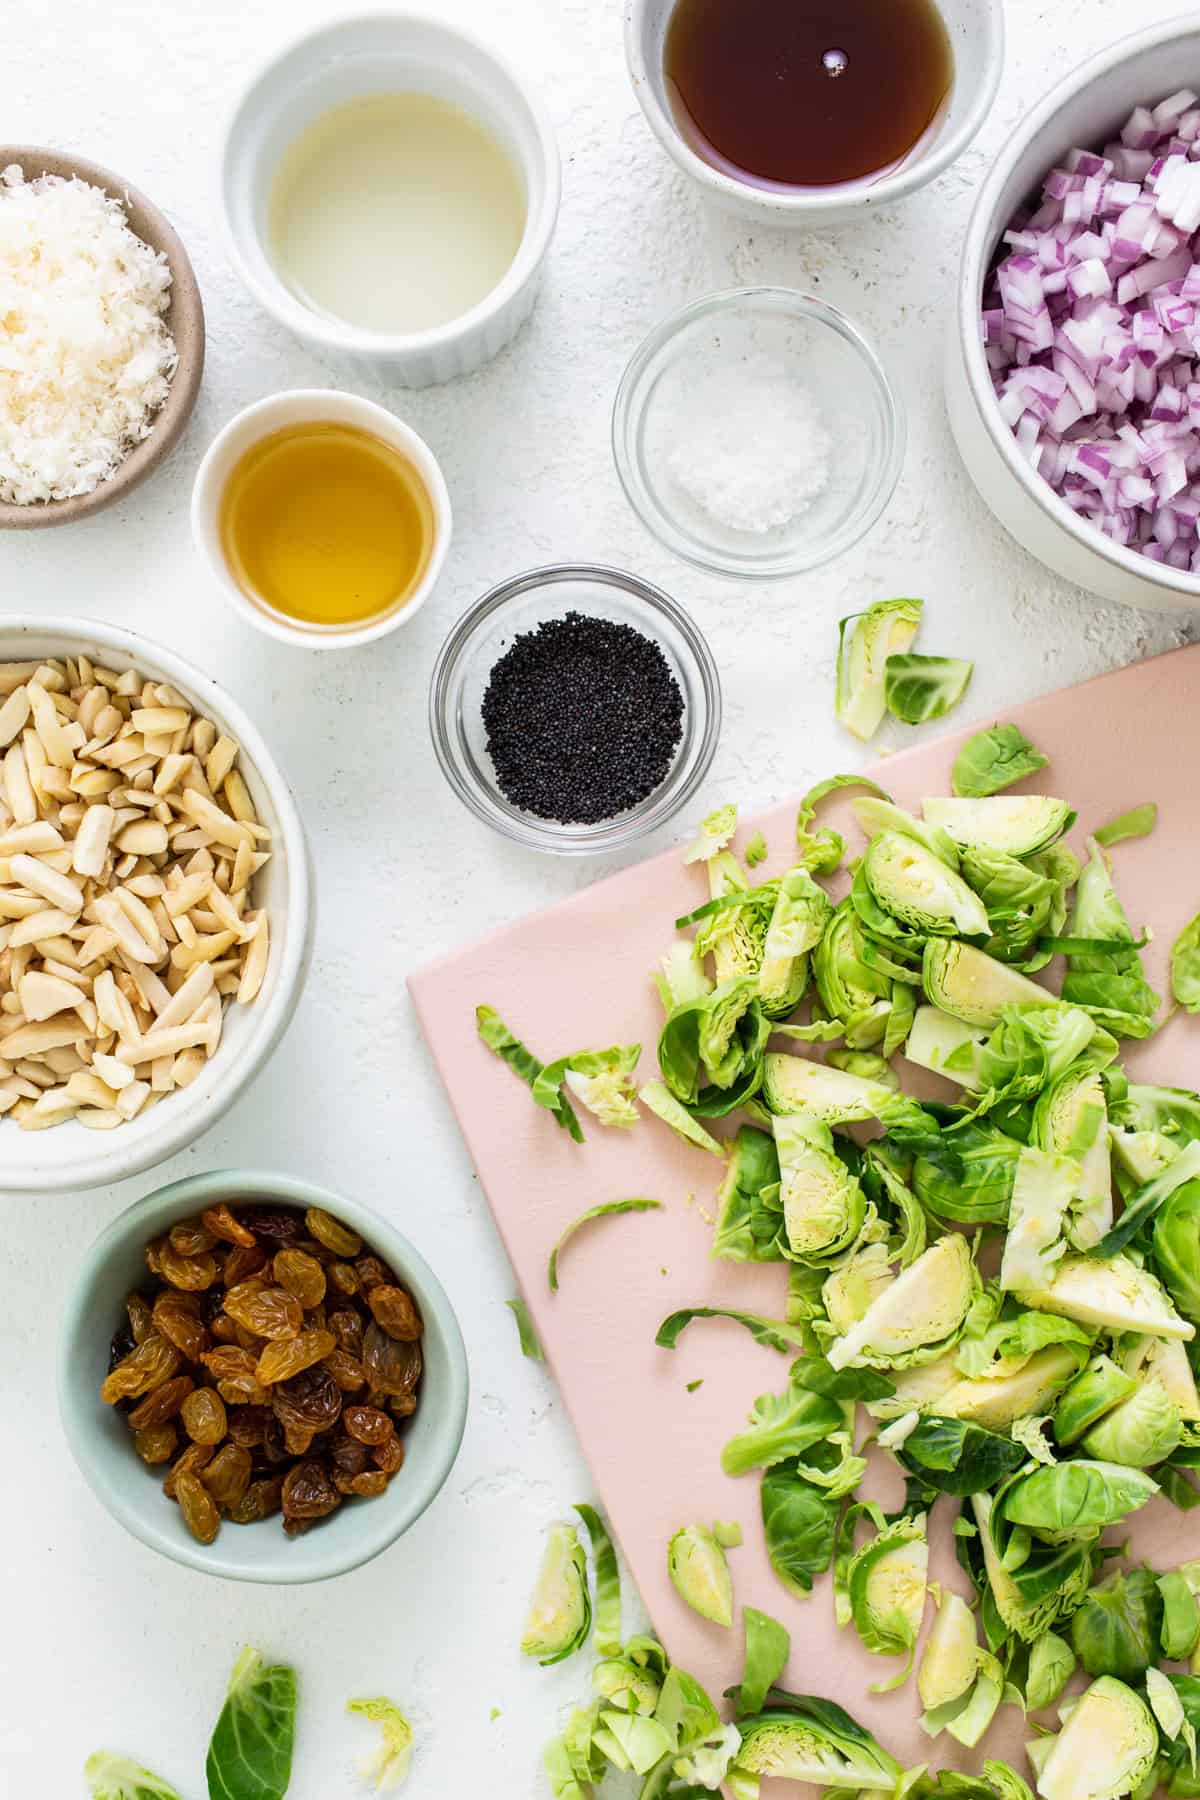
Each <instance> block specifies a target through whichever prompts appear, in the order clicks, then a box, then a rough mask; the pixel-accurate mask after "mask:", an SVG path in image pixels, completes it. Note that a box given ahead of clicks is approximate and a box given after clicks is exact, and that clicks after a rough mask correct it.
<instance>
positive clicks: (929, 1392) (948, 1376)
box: [866, 1350, 959, 1419]
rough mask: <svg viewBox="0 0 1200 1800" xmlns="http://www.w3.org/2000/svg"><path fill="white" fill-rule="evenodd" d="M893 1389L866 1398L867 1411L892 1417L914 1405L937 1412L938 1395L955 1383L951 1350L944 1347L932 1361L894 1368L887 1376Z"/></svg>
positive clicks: (875, 1415)
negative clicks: (881, 1394)
mask: <svg viewBox="0 0 1200 1800" xmlns="http://www.w3.org/2000/svg"><path fill="white" fill-rule="evenodd" d="M888 1379H889V1381H890V1382H891V1385H892V1389H893V1392H892V1393H891V1394H890V1395H888V1396H886V1397H885V1398H884V1399H881V1400H868V1401H867V1402H866V1408H867V1411H868V1412H869V1413H870V1415H871V1417H872V1418H873V1419H896V1418H899V1417H900V1416H901V1414H903V1413H907V1412H910V1411H912V1410H913V1409H916V1410H918V1411H920V1412H934V1413H938V1412H941V1410H942V1397H943V1395H945V1394H948V1393H949V1392H950V1390H951V1389H952V1388H955V1387H957V1386H958V1385H959V1373H958V1364H957V1362H956V1361H955V1353H954V1351H953V1350H947V1351H946V1352H945V1353H944V1354H943V1355H941V1356H939V1357H937V1358H936V1360H935V1361H933V1362H927V1363H915V1364H914V1365H913V1366H912V1367H911V1368H906V1369H897V1370H896V1372H895V1373H894V1374H892V1375H889V1377H888Z"/></svg>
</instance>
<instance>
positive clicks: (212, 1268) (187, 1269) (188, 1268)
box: [155, 1241, 217, 1294]
mask: <svg viewBox="0 0 1200 1800" xmlns="http://www.w3.org/2000/svg"><path fill="white" fill-rule="evenodd" d="M155 1272H156V1274H158V1275H161V1277H162V1279H163V1280H164V1281H167V1282H170V1284H171V1286H172V1287H173V1288H182V1289H183V1290H184V1292H185V1293H189V1294H192V1293H198V1292H200V1291H202V1290H203V1289H204V1288H210V1287H211V1286H212V1284H213V1282H214V1281H215V1280H216V1279H217V1259H216V1257H215V1256H214V1255H213V1254H212V1252H211V1250H206V1251H204V1252H202V1253H201V1254H200V1255H199V1256H181V1255H180V1254H179V1252H178V1250H176V1249H174V1248H173V1247H172V1245H171V1244H170V1242H168V1241H164V1242H163V1243H162V1244H161V1245H160V1246H159V1251H158V1268H157V1270H156V1271H155Z"/></svg>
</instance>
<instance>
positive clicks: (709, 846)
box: [683, 802, 737, 863]
mask: <svg viewBox="0 0 1200 1800" xmlns="http://www.w3.org/2000/svg"><path fill="white" fill-rule="evenodd" d="M736 830H737V807H736V806H734V805H733V804H732V802H731V803H730V804H729V805H727V806H718V807H717V808H716V810H715V811H713V812H710V813H709V815H708V817H707V818H706V819H701V821H700V831H699V834H698V835H697V837H696V841H695V843H693V844H691V845H689V847H688V848H687V850H685V851H684V855H683V860H684V862H685V863H694V862H711V860H712V858H713V857H714V856H716V855H718V854H719V852H720V851H722V850H724V849H725V848H726V847H727V846H728V845H729V844H730V843H732V841H733V834H734V832H735V831H736Z"/></svg>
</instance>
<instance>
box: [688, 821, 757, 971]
mask: <svg viewBox="0 0 1200 1800" xmlns="http://www.w3.org/2000/svg"><path fill="white" fill-rule="evenodd" d="M706 867H707V869H708V887H709V893H710V896H711V898H712V899H713V900H714V901H730V902H732V904H730V905H729V906H727V907H724V908H720V907H717V908H713V909H702V910H705V911H711V916H710V917H706V918H705V919H704V921H703V923H702V925H701V927H700V930H699V931H698V932H697V934H696V947H697V950H698V952H699V953H700V954H701V955H708V954H710V953H711V955H712V958H713V966H714V968H715V970H716V976H717V983H718V985H721V984H723V983H725V982H728V981H733V980H736V979H737V978H738V977H739V976H746V977H749V976H755V977H756V976H757V975H758V970H759V966H760V964H761V963H762V957H763V944H764V942H765V940H766V935H767V924H768V921H769V919H770V909H771V906H772V905H773V904H774V890H773V888H772V887H771V886H770V885H769V884H768V885H767V886H766V887H764V888H759V889H756V890H753V891H751V889H750V883H749V880H748V878H747V876H746V872H745V870H744V869H743V868H742V866H741V864H740V863H739V862H738V859H737V857H736V856H734V855H732V854H731V852H730V851H728V850H722V851H719V852H718V854H717V855H716V856H714V857H713V858H712V859H711V860H710V861H709V862H708V863H707V864H706Z"/></svg>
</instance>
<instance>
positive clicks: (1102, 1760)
mask: <svg viewBox="0 0 1200 1800" xmlns="http://www.w3.org/2000/svg"><path fill="white" fill-rule="evenodd" d="M1157 1757H1158V1730H1157V1727H1156V1726H1155V1723H1154V1719H1153V1717H1152V1716H1151V1713H1150V1709H1149V1707H1148V1706H1147V1705H1146V1703H1145V1701H1144V1700H1142V1699H1140V1698H1139V1696H1138V1695H1137V1694H1135V1693H1134V1691H1133V1689H1132V1688H1130V1687H1127V1686H1126V1685H1125V1683H1124V1682H1122V1681H1117V1680H1115V1679H1114V1678H1113V1677H1112V1676H1109V1675H1104V1676H1101V1678H1100V1679H1099V1680H1098V1681H1094V1682H1093V1683H1092V1685H1091V1687H1089V1688H1088V1690H1087V1692H1086V1693H1085V1694H1084V1695H1083V1697H1082V1699H1081V1700H1080V1701H1079V1704H1078V1706H1076V1707H1075V1709H1074V1710H1073V1712H1072V1713H1071V1715H1070V1717H1069V1718H1068V1720H1067V1722H1066V1723H1065V1725H1064V1726H1063V1728H1062V1730H1061V1731H1060V1732H1059V1734H1058V1736H1057V1737H1056V1738H1054V1739H1053V1741H1052V1748H1051V1750H1050V1753H1049V1755H1048V1756H1047V1758H1046V1761H1045V1763H1044V1764H1043V1766H1042V1769H1041V1772H1040V1774H1039V1776H1038V1793H1039V1794H1040V1795H1041V1796H1042V1800H1119V1797H1120V1796H1121V1795H1123V1794H1129V1793H1132V1792H1133V1790H1134V1789H1135V1788H1137V1787H1139V1786H1140V1785H1141V1783H1142V1782H1143V1781H1144V1780H1145V1779H1146V1778H1147V1776H1148V1775H1149V1774H1150V1772H1151V1770H1152V1769H1153V1768H1154V1764H1155V1762H1156V1760H1157Z"/></svg>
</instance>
